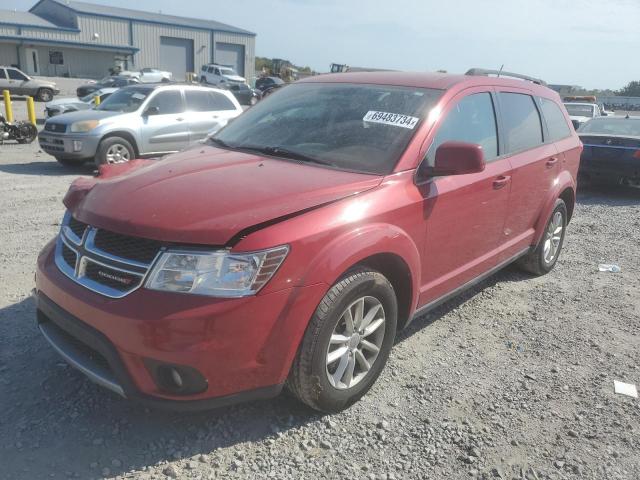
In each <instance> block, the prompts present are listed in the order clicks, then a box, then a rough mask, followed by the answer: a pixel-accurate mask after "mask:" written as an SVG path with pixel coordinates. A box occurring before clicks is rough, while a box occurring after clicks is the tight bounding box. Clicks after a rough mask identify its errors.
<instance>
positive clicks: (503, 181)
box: [493, 175, 511, 190]
mask: <svg viewBox="0 0 640 480" xmlns="http://www.w3.org/2000/svg"><path fill="white" fill-rule="evenodd" d="M510 180H511V177H510V176H509V175H500V176H499V177H497V178H496V179H495V180H494V181H493V189H494V190H500V189H501V188H503V187H506V186H507V185H508V184H509V181H510Z"/></svg>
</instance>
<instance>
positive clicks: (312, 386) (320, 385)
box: [287, 269, 398, 412]
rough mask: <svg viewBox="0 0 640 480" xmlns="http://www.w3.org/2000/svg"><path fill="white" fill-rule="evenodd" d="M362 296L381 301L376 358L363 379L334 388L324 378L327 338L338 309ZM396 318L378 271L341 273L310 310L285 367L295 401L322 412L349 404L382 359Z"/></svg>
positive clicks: (391, 298) (378, 369)
mask: <svg viewBox="0 0 640 480" xmlns="http://www.w3.org/2000/svg"><path fill="white" fill-rule="evenodd" d="M363 296H364V297H366V298H370V299H371V298H373V299H374V300H377V301H379V302H380V304H381V305H382V308H383V313H384V319H385V320H384V327H382V326H381V327H380V329H383V331H384V337H382V340H381V345H380V347H379V352H378V353H377V357H376V358H375V359H374V360H373V364H372V365H371V368H370V369H369V370H368V371H367V372H366V374H365V375H364V377H363V378H362V379H361V380H359V381H358V382H357V383H355V384H354V385H353V386H352V387H350V388H342V389H339V388H336V387H335V386H334V385H332V383H331V382H330V380H329V378H328V375H329V366H328V365H327V364H328V361H327V355H328V348H329V341H330V339H331V336H332V334H333V333H334V329H335V328H336V326H337V325H338V322H339V321H341V316H342V314H343V312H345V311H346V309H347V308H348V307H349V306H350V305H352V304H353V302H355V301H357V300H358V299H359V298H361V297H363ZM397 317H398V304H397V299H396V295H395V292H394V290H393V286H392V285H391V283H389V281H388V280H387V279H386V278H385V277H384V276H383V275H382V274H381V273H379V272H376V271H372V270H368V269H358V270H353V271H350V272H347V274H345V276H344V277H343V278H341V279H340V280H339V281H338V282H337V283H336V284H335V285H334V286H333V287H332V288H331V289H330V290H329V291H328V292H327V294H326V295H325V296H324V298H323V299H322V301H321V302H320V305H318V308H317V309H316V311H315V313H314V314H313V317H312V318H311V321H310V322H309V325H308V327H307V330H306V333H305V335H304V338H303V340H302V343H301V345H300V348H299V350H298V354H297V356H296V359H295V360H294V362H293V365H292V367H291V372H290V373H289V378H288V380H287V388H288V389H289V391H290V392H291V393H292V394H293V395H294V396H296V397H297V398H298V399H299V400H300V401H302V402H303V403H305V404H307V405H308V406H310V407H311V408H313V409H315V410H319V411H322V412H337V411H340V410H342V409H344V408H347V407H349V406H350V405H352V404H354V403H355V402H357V401H358V400H359V399H360V398H361V397H362V396H363V395H364V394H365V393H367V391H368V390H369V389H370V388H371V386H372V385H373V384H374V383H375V381H376V379H377V378H378V376H379V375H380V372H382V369H383V368H384V366H385V364H386V363H387V359H388V358H389V353H390V351H391V347H392V346H393V343H394V340H395V335H396V325H397ZM367 338H371V337H367ZM345 345H347V344H345ZM349 359H351V354H349ZM354 359H355V356H354ZM349 361H351V360H349ZM336 362H337V361H336ZM354 362H355V360H354Z"/></svg>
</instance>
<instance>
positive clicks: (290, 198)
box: [65, 146, 382, 246]
mask: <svg viewBox="0 0 640 480" xmlns="http://www.w3.org/2000/svg"><path fill="white" fill-rule="evenodd" d="M381 179H382V177H378V176H372V175H365V174H359V173H350V172H343V171H338V170H332V169H328V168H323V167H316V166H312V165H304V164H300V163H294V162H291V161H285V160H278V159H273V158H269V157H262V156H259V155H253V154H248V153H241V152H236V151H227V150H222V149H218V148H215V147H210V146H205V147H198V148H195V149H191V150H187V151H185V152H182V153H179V154H176V155H172V156H171V157H168V158H167V159H165V160H162V161H134V162H131V165H128V164H125V165H122V166H120V165H116V166H114V168H113V169H112V170H111V171H110V169H104V170H102V171H101V175H100V176H99V177H98V178H97V179H86V178H85V179H80V180H78V181H77V182H76V183H75V184H74V185H72V187H71V189H70V190H69V193H68V194H67V197H65V204H66V205H67V207H68V208H69V209H70V210H71V211H72V213H73V214H74V216H75V217H76V218H77V219H78V220H80V221H83V222H85V223H88V224H91V225H94V226H97V227H100V228H104V229H108V230H111V231H114V232H118V233H122V234H126V235H134V236H140V237H146V238H152V239H155V240H161V241H166V242H177V243H190V244H201V245H218V246H221V245H225V244H227V243H229V241H230V240H231V239H232V238H233V237H234V236H236V235H237V234H238V233H240V232H242V231H244V230H246V229H249V228H252V227H256V226H258V227H259V226H260V225H261V224H263V223H265V222H270V223H271V222H273V221H278V220H279V219H282V218H283V217H288V216H291V215H294V214H296V213H299V212H301V211H304V210H308V209H311V208H314V207H318V206H320V205H323V204H326V203H330V202H333V201H336V200H339V199H341V198H344V197H347V196H350V195H353V194H356V193H359V192H362V191H364V190H368V189H371V188H373V187H375V186H377V185H378V184H379V183H380V181H381Z"/></svg>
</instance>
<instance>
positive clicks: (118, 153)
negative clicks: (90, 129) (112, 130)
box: [96, 137, 135, 165]
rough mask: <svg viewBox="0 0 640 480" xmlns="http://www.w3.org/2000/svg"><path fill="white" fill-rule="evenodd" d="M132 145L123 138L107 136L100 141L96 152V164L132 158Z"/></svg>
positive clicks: (118, 161)
mask: <svg viewBox="0 0 640 480" xmlns="http://www.w3.org/2000/svg"><path fill="white" fill-rule="evenodd" d="M134 157H135V151H134V149H133V146H132V145H131V144H130V143H129V142H128V141H127V140H125V139H124V138H121V137H109V138H105V139H104V140H102V141H101V142H100V145H99V146H98V151H97V153H96V165H104V164H108V163H124V162H128V161H129V160H133V158H134Z"/></svg>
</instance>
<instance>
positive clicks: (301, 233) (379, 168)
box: [35, 70, 582, 411]
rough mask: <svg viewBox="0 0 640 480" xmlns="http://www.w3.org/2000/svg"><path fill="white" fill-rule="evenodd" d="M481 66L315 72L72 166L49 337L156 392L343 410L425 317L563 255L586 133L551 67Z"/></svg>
mask: <svg viewBox="0 0 640 480" xmlns="http://www.w3.org/2000/svg"><path fill="white" fill-rule="evenodd" d="M486 74H487V71H477V70H476V71H471V72H469V73H468V74H467V75H445V74H426V73H394V72H383V73H343V74H336V75H327V76H322V77H313V78H310V79H308V80H304V81H301V82H297V83H295V84H293V85H291V86H289V87H287V88H284V89H281V90H280V91H278V92H277V93H274V94H273V95H272V96H270V97H269V98H267V99H266V100H264V101H263V102H260V103H259V104H258V105H256V106H255V107H253V108H251V109H250V110H248V111H247V112H245V113H244V114H243V115H241V116H240V117H239V118H237V119H236V120H235V121H234V122H233V123H230V124H229V125H228V126H227V127H225V128H224V129H223V130H221V131H220V132H219V133H218V134H216V136H215V137H214V138H212V139H211V140H210V141H209V143H208V144H205V145H201V146H198V147H196V148H193V149H190V150H187V151H185V152H182V153H179V154H176V155H173V156H170V157H168V158H166V159H165V160H162V161H159V162H155V161H142V160H140V161H133V162H130V163H128V164H126V163H125V164H121V165H113V166H109V167H106V169H105V170H104V175H102V176H101V177H98V178H95V179H89V180H88V179H81V180H78V181H76V182H75V183H74V184H73V185H72V187H71V189H70V190H69V192H68V193H67V195H66V197H65V199H64V204H65V206H66V207H67V209H68V210H67V213H66V215H65V217H64V221H63V224H62V228H61V231H60V234H59V235H58V236H57V238H55V239H54V240H52V241H51V242H50V243H49V244H48V245H47V246H46V247H45V248H44V250H43V251H42V253H41V254H40V256H39V259H38V267H37V275H36V284H37V288H36V290H35V295H36V298H37V306H38V322H39V327H40V329H41V331H42V333H43V334H44V336H45V337H46V338H47V340H48V341H49V342H50V343H51V344H52V345H53V347H54V348H55V349H56V350H57V351H58V352H59V353H60V354H61V355H62V356H63V357H64V358H65V359H66V360H67V361H68V362H69V363H71V364H72V365H73V366H75V367H77V368H78V369H80V370H81V371H83V372H84V373H85V374H86V375H87V376H88V377H89V378H91V379H92V380H93V381H95V382H97V383H99V384H101V385H103V386H105V387H107V388H109V389H111V390H113V391H115V392H117V393H118V394H120V395H122V396H124V397H127V398H132V399H138V400H141V401H144V402H146V403H149V404H152V405H157V406H162V405H166V406H170V407H182V408H187V409H196V408H207V407H214V406H219V405H224V404H228V403H233V402H237V401H242V400H248V399H253V398H264V397H270V396H274V395H276V394H278V393H279V392H280V390H281V389H282V388H283V386H287V387H288V389H289V390H290V391H291V392H293V394H295V395H296V396H297V397H298V398H299V399H300V400H302V401H303V402H305V403H306V404H308V405H310V406H311V407H313V408H315V409H318V410H322V411H337V410H340V409H342V408H345V407H347V406H349V405H350V404H352V403H353V402H355V401H357V400H358V399H359V398H360V397H361V396H362V395H364V394H365V393H366V392H367V390H369V388H371V386H372V384H373V383H374V382H375V380H376V378H377V377H378V375H379V374H380V372H381V370H382V369H383V368H384V366H385V363H386V361H387V358H388V356H389V352H390V350H391V347H392V345H393V343H394V340H395V338H396V332H397V331H398V330H399V329H401V328H403V327H406V326H407V324H409V323H410V322H411V320H412V319H413V318H415V317H416V316H418V315H421V314H422V313H424V312H425V311H427V310H428V309H430V308H433V307H434V306H436V305H438V304H440V303H442V302H443V301H445V300H447V299H449V298H450V297H452V296H453V295H455V294H457V293H458V292H460V291H462V290H463V289H465V288H467V287H469V286H470V285H473V284H475V283H477V282H478V281H479V280H481V279H483V278H485V277H487V276H488V275H490V274H492V273H493V272H495V271H497V270H498V269H500V268H502V267H504V266H505V265H508V264H510V263H511V262H514V261H516V260H517V261H518V263H519V264H520V265H522V266H523V267H524V268H525V269H527V270H528V271H530V272H533V273H534V274H537V275H540V274H544V273H546V272H548V271H550V270H551V269H552V268H553V267H554V265H555V264H556V262H557V260H558V255H559V254H560V250H561V248H562V243H563V239H564V235H565V229H566V226H567V223H568V222H569V220H570V218H571V214H572V212H573V208H574V203H575V189H576V173H577V170H578V164H579V159H580V153H581V150H582V145H581V143H580V140H579V139H578V137H577V135H576V133H575V132H574V130H573V129H572V128H571V121H570V120H569V117H568V115H567V113H566V111H565V110H564V108H563V106H562V103H561V101H560V98H559V97H558V95H557V94H556V93H554V92H553V91H551V90H549V89H548V88H546V87H545V86H544V85H543V82H540V81H536V80H535V79H529V78H528V77H525V79H524V80H523V79H507V78H503V77H501V78H495V77H492V76H489V75H486ZM503 75H504V73H503Z"/></svg>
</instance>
